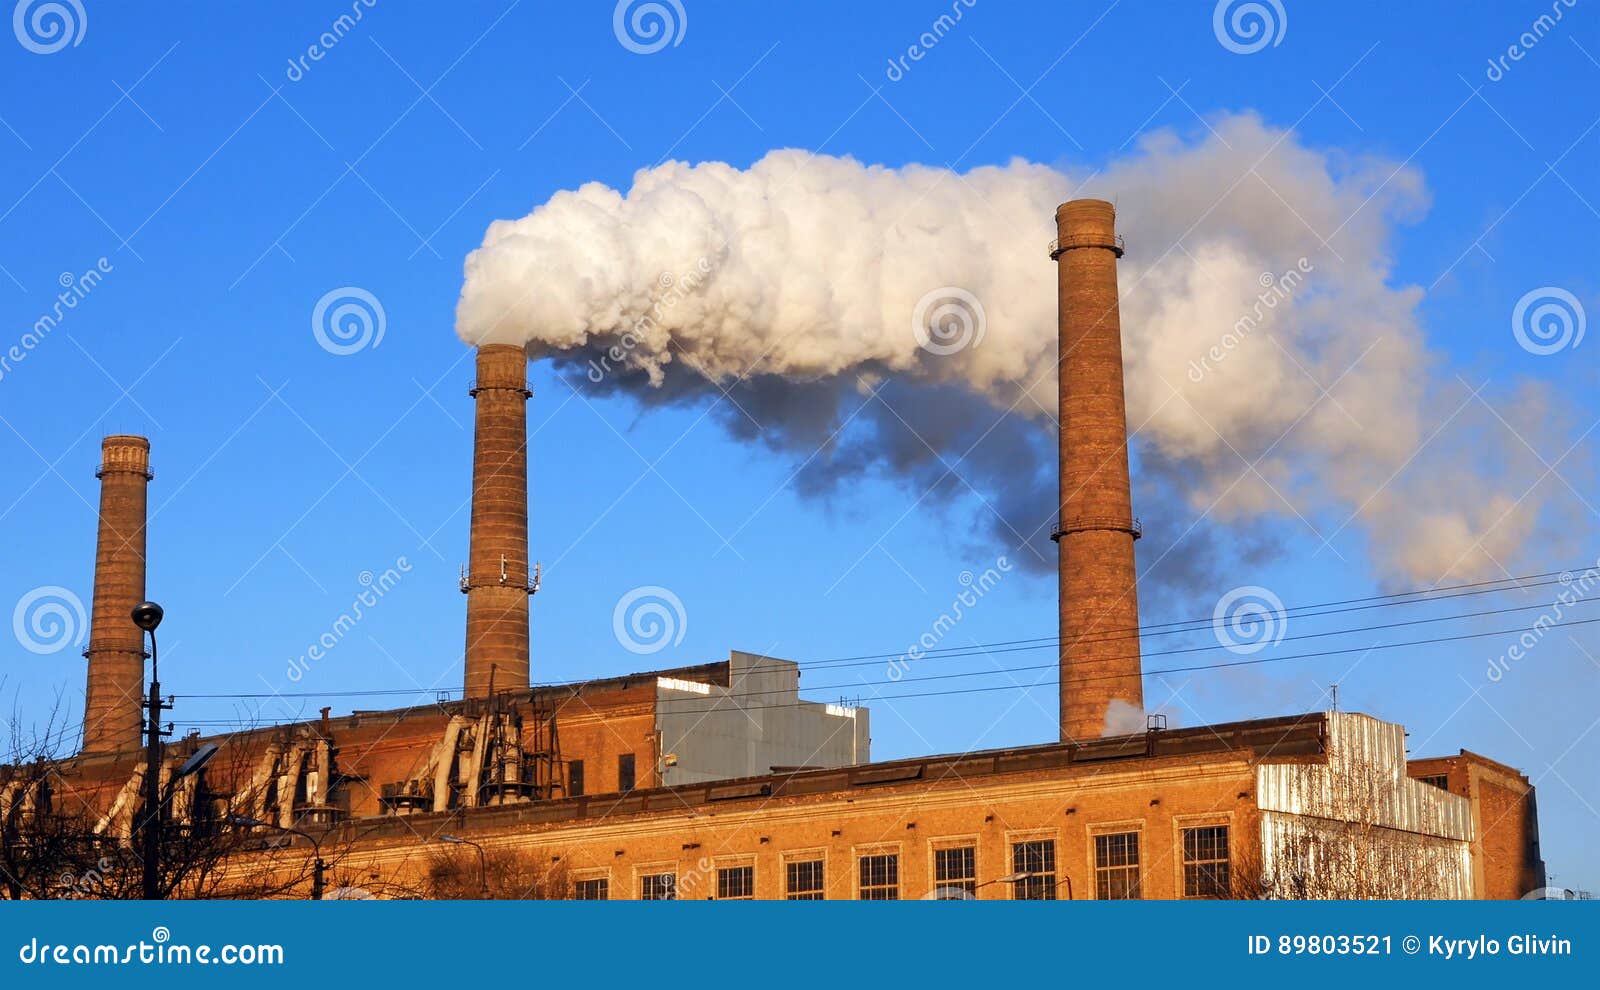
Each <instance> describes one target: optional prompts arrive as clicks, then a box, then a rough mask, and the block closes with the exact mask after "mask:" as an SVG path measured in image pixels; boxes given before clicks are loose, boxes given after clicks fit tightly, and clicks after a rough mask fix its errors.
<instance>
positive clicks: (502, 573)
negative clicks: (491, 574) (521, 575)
mask: <svg viewBox="0 0 1600 990" xmlns="http://www.w3.org/2000/svg"><path fill="white" fill-rule="evenodd" d="M500 583H501V584H505V583H506V555H505V554H501V555H500Z"/></svg>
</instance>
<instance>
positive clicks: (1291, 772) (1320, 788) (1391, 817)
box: [1256, 712, 1472, 842]
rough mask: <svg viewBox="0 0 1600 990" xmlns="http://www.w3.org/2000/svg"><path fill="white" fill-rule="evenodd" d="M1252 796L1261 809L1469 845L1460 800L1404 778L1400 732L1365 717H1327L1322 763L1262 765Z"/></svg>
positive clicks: (1468, 823)
mask: <svg viewBox="0 0 1600 990" xmlns="http://www.w3.org/2000/svg"><path fill="white" fill-rule="evenodd" d="M1256 794H1257V804H1258V805H1259V807H1260V808H1261V810H1263V811H1281V812H1285V813H1287V814H1293V815H1312V816H1316V817H1320V818H1336V819H1340V820H1347V821H1360V822H1362V823H1365V824H1368V825H1380V826H1383V827H1384V828H1395V829H1401V830H1403V831H1407V832H1416V833H1419V834H1421V835H1433V836H1439V837H1441V838H1447V839H1456V840H1459V841H1462V842H1470V841H1472V807H1471V805H1470V804H1469V802H1468V801H1467V799H1466V798H1464V797H1461V796H1460V795H1456V794H1450V793H1448V792H1446V791H1443V790H1440V789H1439V788H1437V787H1433V786H1430V785H1428V784H1424V783H1421V782H1419V781H1415V780H1412V779H1411V778H1410V777H1407V776H1406V734H1405V729H1404V728H1403V727H1402V726H1399V725H1395V724H1393V723H1389V722H1380V721H1379V720H1377V719H1375V718H1373V717H1371V716H1370V715H1355V714H1350V713H1346V712H1332V713H1329V715H1328V762H1327V764H1326V765H1320V764H1314V765H1305V764H1283V763H1277V764H1273V763H1264V764H1262V765H1260V766H1259V767H1257V768H1256Z"/></svg>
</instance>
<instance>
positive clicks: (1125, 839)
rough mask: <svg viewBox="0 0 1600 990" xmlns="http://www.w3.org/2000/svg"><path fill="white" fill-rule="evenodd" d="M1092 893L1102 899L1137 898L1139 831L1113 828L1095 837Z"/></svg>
mask: <svg viewBox="0 0 1600 990" xmlns="http://www.w3.org/2000/svg"><path fill="white" fill-rule="evenodd" d="M1094 888H1095V896H1096V897H1098V898H1099V899H1100V900H1102V901H1126V900H1137V899H1139V898H1140V897H1143V896H1144V895H1143V894H1141V893H1140V892H1139V833H1138V832H1115V833H1112V834H1110V835H1097V836H1095V837H1094Z"/></svg>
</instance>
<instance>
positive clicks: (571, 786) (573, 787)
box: [567, 760, 583, 797]
mask: <svg viewBox="0 0 1600 990" xmlns="http://www.w3.org/2000/svg"><path fill="white" fill-rule="evenodd" d="M582 794H583V761H582V760H569V761H568V762H567V797H580V796H582Z"/></svg>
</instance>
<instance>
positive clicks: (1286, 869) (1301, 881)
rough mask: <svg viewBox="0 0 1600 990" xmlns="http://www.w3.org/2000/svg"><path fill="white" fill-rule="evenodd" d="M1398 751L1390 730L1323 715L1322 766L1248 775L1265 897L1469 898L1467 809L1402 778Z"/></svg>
mask: <svg viewBox="0 0 1600 990" xmlns="http://www.w3.org/2000/svg"><path fill="white" fill-rule="evenodd" d="M1405 745H1406V740H1405V729H1404V728H1403V727H1401V726H1399V725H1394V724H1391V723H1388V722H1381V721H1379V720H1378V719H1375V718H1372V717H1371V716H1368V715H1356V714H1348V713H1337V712H1336V713H1329V715H1328V748H1327V752H1328V759H1327V763H1326V764H1286V763H1263V764H1261V765H1259V766H1258V767H1257V768H1256V800H1257V805H1258V807H1259V808H1260V809H1261V812H1262V814H1261V844H1262V864H1263V871H1262V872H1263V878H1264V882H1270V883H1271V884H1272V885H1273V886H1271V887H1270V888H1269V892H1271V893H1274V894H1276V896H1284V897H1297V896H1308V897H1427V898H1445V899H1450V898H1468V897H1471V896H1472V863H1471V846H1470V843H1471V841H1472V834H1473V833H1472V809H1471V805H1470V803H1469V802H1468V801H1467V799H1466V798H1464V797H1461V796H1459V795H1455V794H1450V793H1447V792H1445V791H1443V790H1440V789H1439V788H1437V787H1433V786H1430V785H1428V784H1423V783H1420V782H1419V781H1415V780H1412V779H1411V778H1409V777H1407V776H1406V748H1405Z"/></svg>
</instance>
